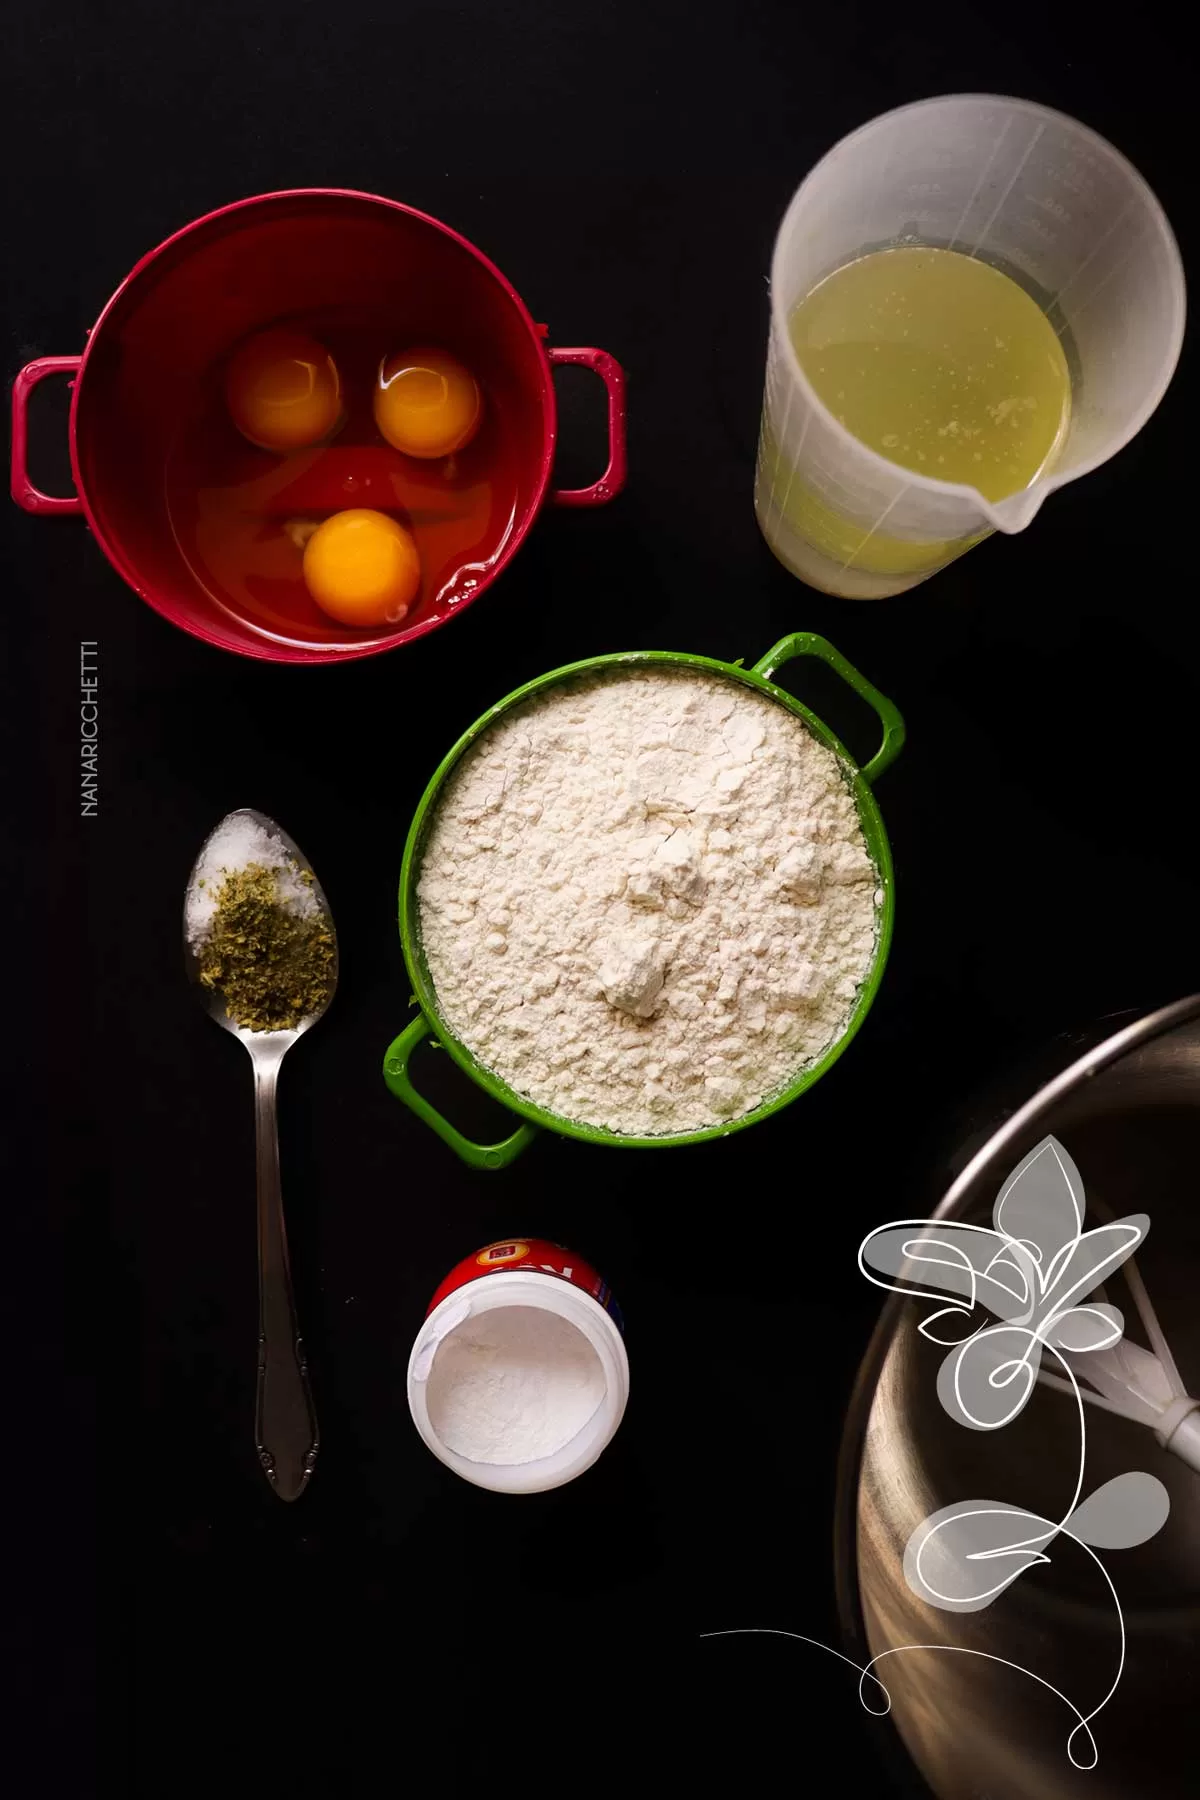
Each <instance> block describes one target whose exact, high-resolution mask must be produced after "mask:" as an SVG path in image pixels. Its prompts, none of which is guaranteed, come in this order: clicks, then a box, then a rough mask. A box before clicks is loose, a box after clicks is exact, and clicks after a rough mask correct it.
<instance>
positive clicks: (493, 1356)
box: [427, 1306, 606, 1467]
mask: <svg viewBox="0 0 1200 1800" xmlns="http://www.w3.org/2000/svg"><path fill="white" fill-rule="evenodd" d="M605 1392H606V1384H605V1379H604V1370H603V1368H602V1367H601V1364H600V1359H599V1357H598V1356H597V1354H596V1352H595V1350H594V1349H593V1348H592V1346H591V1344H589V1343H588V1341H587V1339H586V1338H585V1337H584V1335H583V1333H582V1332H581V1331H578V1330H576V1328H575V1326H574V1325H572V1324H570V1323H569V1322H568V1321H567V1320H566V1319H563V1318H560V1317H559V1316H558V1315H557V1314H556V1313H552V1312H545V1311H543V1310H542V1309H541V1308H538V1307H532V1306H505V1307H493V1308H491V1309H489V1310H488V1311H486V1312H484V1313H481V1314H479V1315H478V1316H476V1317H472V1318H469V1319H467V1320H466V1321H465V1322H464V1323H463V1324H462V1325H460V1326H459V1327H458V1328H457V1329H456V1330H454V1331H452V1332H450V1333H449V1335H448V1336H447V1337H445V1338H443V1340H442V1342H441V1343H440V1344H439V1345H438V1349H437V1354H436V1356H435V1357H434V1361H433V1368H432V1370H431V1372H430V1376H429V1383H428V1392H427V1404H428V1409H429V1423H430V1425H431V1426H432V1427H433V1430H434V1432H435V1433H436V1435H437V1437H438V1438H439V1439H440V1440H441V1442H442V1443H443V1444H444V1445H445V1446H446V1448H447V1449H448V1450H451V1451H453V1452H454V1453H455V1455H457V1456H461V1457H465V1458H466V1460H467V1461H468V1462H473V1463H493V1464H506V1465H508V1466H510V1467H511V1466H515V1465H517V1464H520V1463H529V1462H536V1461H537V1460H538V1459H539V1458H540V1457H543V1456H553V1455H554V1453H555V1452H556V1451H558V1450H561V1449H562V1448H563V1446H564V1445H565V1444H568V1443H570V1441H571V1439H572V1438H573V1437H574V1436H575V1435H576V1434H577V1433H578V1432H579V1431H581V1430H582V1429H583V1427H584V1426H585V1425H586V1424H587V1423H588V1421H589V1420H590V1419H591V1418H592V1417H593V1415H594V1414H595V1412H596V1409H597V1407H599V1406H600V1404H601V1402H602V1401H603V1400H604V1397H605Z"/></svg>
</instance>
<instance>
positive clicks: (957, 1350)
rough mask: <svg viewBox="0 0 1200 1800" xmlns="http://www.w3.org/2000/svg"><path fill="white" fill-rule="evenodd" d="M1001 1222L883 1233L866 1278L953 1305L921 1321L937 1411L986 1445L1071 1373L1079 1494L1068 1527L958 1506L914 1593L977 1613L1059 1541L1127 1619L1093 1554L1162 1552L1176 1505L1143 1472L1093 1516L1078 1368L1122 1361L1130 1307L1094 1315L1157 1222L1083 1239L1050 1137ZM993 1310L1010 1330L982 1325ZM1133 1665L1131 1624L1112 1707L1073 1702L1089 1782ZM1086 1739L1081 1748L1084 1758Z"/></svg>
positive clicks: (914, 1541)
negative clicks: (981, 1316) (932, 1362)
mask: <svg viewBox="0 0 1200 1800" xmlns="http://www.w3.org/2000/svg"><path fill="white" fill-rule="evenodd" d="M992 1220H993V1224H992V1228H991V1229H989V1228H987V1227H986V1226H977V1225H965V1224H960V1223H956V1222H954V1221H949V1220H948V1221H942V1220H937V1219H908V1220H901V1221H900V1222H899V1223H897V1224H893V1225H885V1226H882V1227H881V1228H880V1229H879V1230H877V1231H873V1232H871V1233H870V1234H869V1236H868V1237H866V1238H865V1239H864V1240H863V1243H862V1245H861V1246H860V1248H859V1258H858V1260H859V1267H860V1269H861V1270H862V1272H863V1274H864V1275H865V1276H866V1277H867V1279H868V1281H871V1282H874V1283H875V1285H876V1286H877V1287H884V1288H889V1289H891V1290H893V1291H895V1292H897V1293H901V1294H909V1295H913V1296H915V1297H917V1298H920V1299H926V1300H942V1299H943V1298H945V1296H947V1295H949V1296H951V1297H952V1304H951V1305H949V1306H942V1307H940V1308H939V1310H938V1311H937V1312H935V1313H933V1314H931V1315H930V1316H929V1317H928V1318H926V1319H924V1320H922V1322H921V1324H920V1327H919V1329H920V1331H921V1333H922V1335H923V1336H924V1337H926V1338H927V1339H929V1341H930V1342H932V1343H935V1344H944V1345H945V1346H946V1347H947V1349H948V1350H949V1355H948V1356H947V1357H946V1358H945V1360H944V1361H943V1363H942V1367H941V1370H940V1371H939V1374H938V1382H937V1391H938V1398H939V1399H940V1401H941V1403H942V1406H943V1408H944V1409H945V1411H946V1412H947V1413H948V1414H949V1415H950V1417H951V1418H952V1419H954V1420H956V1421H957V1422H958V1423H959V1424H960V1425H965V1426H967V1427H969V1428H970V1429H971V1430H974V1431H998V1430H1000V1429H1001V1427H1002V1426H1005V1425H1008V1424H1009V1423H1011V1421H1012V1420H1013V1419H1015V1418H1016V1417H1017V1415H1018V1414H1019V1413H1020V1412H1021V1410H1022V1408H1023V1407H1024V1406H1025V1403H1026V1402H1027V1400H1028V1399H1029V1396H1030V1394H1031V1393H1032V1391H1033V1387H1034V1383H1035V1382H1036V1380H1037V1377H1038V1371H1039V1368H1040V1365H1041V1360H1042V1356H1043V1353H1046V1354H1048V1355H1049V1356H1051V1357H1052V1358H1054V1360H1055V1361H1056V1362H1058V1364H1059V1365H1060V1367H1061V1368H1062V1369H1063V1370H1064V1371H1065V1374H1066V1377H1067V1381H1068V1383H1069V1386H1070V1390H1071V1392H1072V1393H1073V1394H1074V1396H1075V1400H1076V1404H1077V1406H1078V1409H1079V1434H1080V1435H1079V1470H1078V1476H1077V1479H1076V1483H1075V1491H1074V1494H1073V1496H1072V1498H1071V1503H1070V1505H1069V1506H1068V1507H1067V1509H1066V1512H1065V1513H1064V1514H1063V1517H1062V1518H1061V1519H1057V1520H1054V1519H1044V1518H1041V1517H1039V1516H1038V1514H1036V1513H1032V1512H1029V1511H1027V1510H1025V1509H1024V1508H1022V1507H1015V1506H1007V1505H1003V1504H1001V1503H998V1502H996V1501H991V1500H958V1501H954V1502H953V1503H952V1504H951V1505H949V1506H944V1507H942V1508H941V1509H940V1510H939V1511H938V1512H936V1513H933V1514H931V1515H930V1517H929V1518H927V1519H925V1520H924V1521H923V1522H922V1524H921V1525H919V1526H918V1527H917V1529H916V1531H914V1533H913V1534H912V1537H911V1538H910V1539H909V1541H908V1544H907V1546H906V1549H905V1553H904V1574H905V1579H906V1580H907V1582H908V1585H909V1587H910V1588H911V1589H912V1590H913V1592H914V1593H915V1594H917V1595H918V1596H919V1598H921V1599H922V1600H926V1601H928V1602H929V1604H930V1605H932V1606H937V1607H940V1608H942V1609H943V1610H944V1611H949V1612H977V1611H979V1610H980V1609H981V1608H983V1607H985V1606H990V1605H991V1603H992V1602H993V1601H994V1600H995V1599H996V1598H997V1597H998V1595H1000V1594H1002V1593H1003V1592H1004V1590H1005V1589H1006V1588H1007V1587H1009V1586H1010V1585H1011V1584H1012V1582H1014V1581H1015V1580H1016V1579H1017V1577H1018V1576H1019V1575H1021V1574H1023V1573H1024V1571H1025V1570H1026V1569H1029V1568H1032V1567H1034V1566H1036V1565H1038V1564H1044V1563H1048V1562H1049V1561H1050V1558H1049V1556H1048V1555H1047V1554H1046V1550H1047V1547H1048V1546H1049V1545H1050V1544H1051V1543H1052V1542H1053V1540H1054V1539H1055V1538H1056V1537H1058V1536H1060V1535H1061V1536H1064V1537H1068V1538H1071V1539H1073V1540H1074V1542H1076V1543H1078V1544H1080V1545H1082V1546H1083V1547H1084V1549H1085V1550H1087V1552H1088V1554H1089V1555H1091V1556H1092V1558H1093V1561H1095V1563H1096V1565H1097V1567H1098V1568H1099V1570H1100V1573H1101V1574H1102V1575H1103V1577H1104V1580H1105V1582H1106V1583H1107V1585H1108V1587H1109V1590H1110V1592H1111V1593H1112V1597H1113V1603H1114V1605H1116V1607H1117V1615H1118V1618H1120V1616H1121V1609H1120V1604H1119V1602H1118V1601H1117V1596H1116V1590H1115V1589H1114V1588H1113V1585H1112V1582H1111V1580H1110V1579H1109V1576H1108V1573H1107V1571H1106V1570H1105V1568H1104V1565H1103V1564H1102V1563H1101V1562H1100V1560H1099V1558H1098V1557H1097V1556H1096V1555H1095V1550H1096V1549H1107V1550H1117V1549H1130V1548H1132V1547H1133V1546H1134V1545H1135V1544H1141V1543H1144V1542H1145V1541H1146V1539H1147V1538H1150V1537H1153V1536H1154V1534H1155V1532H1156V1531H1159V1530H1160V1529H1161V1527H1162V1526H1163V1525H1164V1524H1165V1522H1166V1518H1167V1512H1168V1508H1169V1500H1168V1496H1167V1490H1166V1488H1165V1487H1164V1486H1163V1484H1162V1483H1161V1482H1160V1481H1159V1480H1157V1479H1156V1477H1154V1476H1153V1475H1147V1474H1143V1473H1141V1472H1139V1471H1131V1472H1129V1473H1127V1474H1124V1475H1118V1476H1116V1477H1114V1479H1113V1480H1111V1481H1107V1482H1105V1483H1104V1485H1103V1486H1102V1487H1099V1488H1097V1489H1096V1491H1095V1492H1094V1493H1093V1494H1091V1495H1090V1496H1089V1497H1088V1498H1087V1499H1086V1500H1083V1501H1082V1503H1081V1500H1080V1496H1081V1495H1082V1493H1083V1481H1084V1464H1085V1460H1086V1442H1087V1433H1086V1427H1085V1423H1084V1411H1083V1401H1082V1397H1081V1395H1080V1391H1079V1387H1078V1384H1077V1381H1076V1378H1075V1374H1074V1371H1073V1369H1072V1366H1071V1363H1070V1361H1068V1358H1069V1357H1078V1356H1085V1355H1087V1354H1088V1353H1089V1352H1098V1351H1104V1350H1109V1349H1111V1348H1112V1347H1113V1346H1114V1345H1115V1344H1117V1343H1118V1342H1119V1341H1120V1339H1121V1336H1122V1334H1123V1332H1124V1329H1125V1321H1124V1319H1123V1317H1122V1315H1121V1313H1120V1312H1119V1311H1118V1310H1117V1308H1116V1307H1115V1306H1110V1305H1109V1304H1108V1303H1107V1302H1100V1303H1092V1304H1088V1305H1085V1304H1083V1302H1084V1301H1085V1300H1086V1297H1087V1296H1088V1295H1089V1294H1090V1293H1092V1291H1093V1290H1094V1289H1095V1288H1096V1287H1098V1286H1099V1285H1100V1283H1101V1282H1102V1281H1103V1280H1104V1278H1105V1276H1107V1275H1109V1274H1111V1273H1112V1272H1113V1271H1114V1270H1115V1269H1117V1268H1118V1267H1119V1266H1120V1265H1121V1263H1123V1262H1124V1261H1125V1260H1126V1258H1127V1257H1129V1256H1131V1255H1132V1254H1133V1252H1134V1250H1135V1249H1136V1248H1137V1246H1138V1245H1139V1244H1140V1243H1141V1242H1142V1239H1143V1238H1144V1237H1145V1235H1146V1233H1147V1232H1148V1231H1149V1229H1150V1221H1149V1219H1148V1218H1147V1217H1146V1215H1145V1214H1144V1213H1138V1214H1136V1215H1134V1216H1133V1217H1130V1218H1127V1219H1118V1220H1114V1221H1113V1222H1112V1223H1111V1224H1103V1225H1099V1226H1097V1227H1096V1228H1095V1229H1094V1230H1091V1231H1085V1230H1084V1228H1083V1221H1084V1201H1083V1184H1082V1182H1081V1181H1080V1179H1079V1171H1078V1170H1077V1169H1076V1167H1075V1164H1074V1163H1073V1162H1072V1160H1071V1158H1070V1157H1069V1156H1068V1155H1067V1152H1066V1151H1065V1150H1064V1149H1063V1147H1062V1145H1061V1144H1060V1143H1059V1142H1058V1141H1057V1139H1055V1138H1053V1137H1048V1138H1044V1139H1043V1140H1042V1142H1041V1143H1040V1144H1038V1145H1037V1146H1036V1148H1035V1149H1033V1150H1031V1151H1030V1153H1029V1155H1028V1156H1026V1157H1025V1159H1024V1160H1023V1162H1021V1163H1020V1165H1019V1166H1018V1167H1017V1168H1016V1169H1015V1170H1014V1171H1013V1173H1012V1175H1010V1177H1009V1179H1008V1180H1007V1181H1006V1182H1005V1184H1004V1187H1003V1188H1002V1189H1001V1191H1000V1195H999V1197H998V1199H997V1201H996V1205H995V1209H994V1211H993V1214H992ZM872 1270H875V1271H878V1273H876V1274H873V1273H872ZM881 1275H882V1276H886V1277H888V1279H886V1280H881V1279H880V1276H881ZM922 1282H927V1283H928V1284H929V1286H928V1287H923V1286H921V1285H920V1284H921V1283H922ZM931 1290H933V1291H931ZM980 1306H982V1307H985V1308H986V1309H987V1312H988V1313H989V1314H991V1315H992V1318H994V1319H995V1320H997V1321H998V1323H992V1322H991V1320H988V1319H985V1320H984V1321H982V1322H977V1319H976V1313H977V1308H979V1307H980ZM956 1325H957V1326H959V1327H960V1328H961V1327H962V1326H963V1325H965V1326H966V1327H967V1330H966V1334H965V1335H963V1333H962V1330H961V1329H959V1330H958V1331H957V1332H956V1331H955V1329H954V1328H955V1326H956ZM1124 1660H1125V1632H1124V1621H1123V1620H1122V1621H1121V1656H1120V1662H1119V1665H1118V1668H1117V1673H1116V1678H1115V1680H1114V1681H1113V1684H1112V1687H1111V1688H1110V1689H1109V1691H1108V1693H1107V1694H1106V1695H1105V1696H1104V1698H1103V1699H1102V1700H1101V1701H1100V1702H1099V1703H1098V1705H1096V1706H1094V1707H1093V1708H1092V1710H1091V1712H1090V1713H1087V1714H1084V1713H1081V1712H1080V1711H1079V1709H1078V1708H1077V1707H1076V1706H1075V1705H1074V1704H1073V1703H1072V1702H1071V1701H1070V1700H1067V1698H1066V1696H1065V1695H1061V1696H1060V1697H1061V1698H1062V1699H1063V1700H1064V1701H1065V1702H1066V1704H1067V1705H1068V1706H1069V1707H1070V1709H1071V1711H1072V1712H1073V1713H1074V1714H1075V1716H1076V1719H1077V1720H1078V1723H1077V1724H1076V1726H1075V1728H1074V1730H1073V1731H1072V1733H1071V1736H1070V1737H1069V1738H1068V1740H1067V1750H1068V1754H1069V1756H1070V1758H1071V1761H1072V1762H1073V1763H1075V1765H1076V1766H1077V1767H1079V1768H1092V1767H1094V1766H1095V1763H1096V1760H1097V1753H1096V1745H1095V1740H1094V1738H1093V1737H1092V1733H1091V1730H1090V1725H1089V1721H1090V1720H1091V1719H1093V1718H1094V1717H1095V1716H1096V1714H1097V1713H1098V1712H1099V1711H1100V1709H1101V1707H1103V1706H1104V1705H1106V1704H1107V1702H1108V1701H1109V1700H1110V1699H1111V1698H1112V1695H1113V1694H1114V1693H1115V1692H1116V1688H1117V1684H1118V1682H1119V1681H1120V1678H1121V1670H1122V1668H1123V1667H1124ZM1025 1672H1026V1673H1028V1671H1025ZM1034 1679H1037V1680H1040V1679H1041V1678H1040V1677H1034ZM1047 1685H1048V1684H1047ZM1054 1691H1055V1692H1057V1691H1058V1690H1057V1689H1055V1690H1054ZM1080 1733H1082V1734H1083V1739H1084V1748H1082V1750H1081V1751H1077V1748H1076V1739H1077V1737H1078V1736H1079V1734H1080Z"/></svg>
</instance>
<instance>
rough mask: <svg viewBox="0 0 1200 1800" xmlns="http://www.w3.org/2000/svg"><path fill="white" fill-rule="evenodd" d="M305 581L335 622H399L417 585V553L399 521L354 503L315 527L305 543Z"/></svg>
mask: <svg viewBox="0 0 1200 1800" xmlns="http://www.w3.org/2000/svg"><path fill="white" fill-rule="evenodd" d="M304 581H305V585H306V586H307V588H308V591H309V593H310V594H311V595H312V597H313V599H314V600H315V601H316V603H317V605H318V606H319V607H320V608H321V610H322V612H326V613H328V614H329V616H330V618H331V619H336V620H337V621H338V622H339V624H342V625H398V624H399V623H400V621H401V619H402V618H403V617H404V615H405V613H406V612H407V611H408V609H409V607H410V606H411V605H412V603H413V601H414V600H415V599H416V595H417V589H418V588H419V587H420V585H421V559H420V557H419V555H418V554H417V546H416V544H415V543H414V542H413V539H412V534H411V532H408V531H405V529H404V527H403V525H400V524H398V523H397V521H396V520H395V519H392V518H389V517H388V515H387V513H380V512H370V511H368V509H367V508H366V507H355V508H352V509H351V510H350V511H349V512H340V513H334V515H333V517H332V518H331V519H326V520H325V522H324V523H323V524H321V525H318V527H317V529H316V530H315V531H314V532H313V534H312V536H311V537H310V538H309V540H308V543H307V544H306V545H305V549H304Z"/></svg>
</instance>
